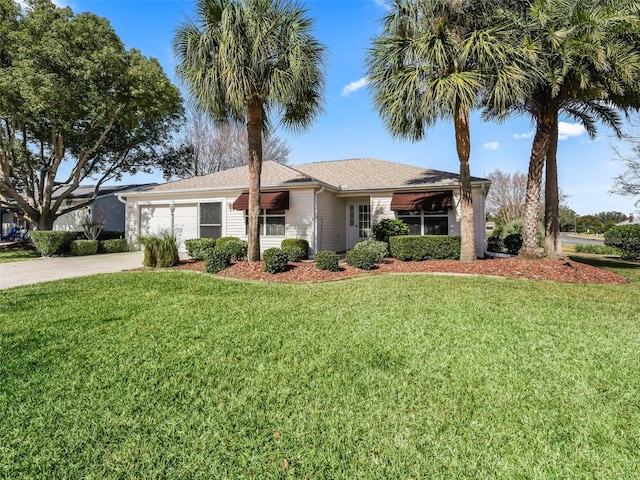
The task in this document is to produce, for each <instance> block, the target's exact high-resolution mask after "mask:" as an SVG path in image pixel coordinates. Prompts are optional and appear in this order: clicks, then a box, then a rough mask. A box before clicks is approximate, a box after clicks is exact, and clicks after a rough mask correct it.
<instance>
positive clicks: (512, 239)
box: [503, 233, 522, 255]
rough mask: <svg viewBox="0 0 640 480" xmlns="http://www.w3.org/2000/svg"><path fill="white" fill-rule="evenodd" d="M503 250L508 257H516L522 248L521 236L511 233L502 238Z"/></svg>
mask: <svg viewBox="0 0 640 480" xmlns="http://www.w3.org/2000/svg"><path fill="white" fill-rule="evenodd" d="M503 243H504V248H505V249H506V250H507V253H508V254H509V255H517V254H518V252H519V251H520V249H521V248H522V235H520V234H519V233H512V234H510V235H507V236H506V237H504V240H503Z"/></svg>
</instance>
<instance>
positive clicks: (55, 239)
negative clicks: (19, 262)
mask: <svg viewBox="0 0 640 480" xmlns="http://www.w3.org/2000/svg"><path fill="white" fill-rule="evenodd" d="M73 239H75V232H63V231H58V230H34V231H33V232H31V241H32V242H33V244H34V245H35V247H36V250H37V251H38V253H39V254H40V255H42V256H43V257H51V256H53V255H60V254H61V253H62V252H63V251H64V250H65V248H66V247H67V245H68V244H69V243H70V242H71V240H73Z"/></svg>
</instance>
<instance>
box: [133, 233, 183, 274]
mask: <svg viewBox="0 0 640 480" xmlns="http://www.w3.org/2000/svg"><path fill="white" fill-rule="evenodd" d="M140 243H142V245H143V246H144V259H143V262H142V263H143V265H144V266H145V267H154V268H168V267H173V266H174V265H176V264H177V263H178V262H179V261H180V258H179V256H178V241H177V239H176V236H175V235H174V234H172V233H170V232H160V233H158V234H156V235H152V236H149V237H141V238H140Z"/></svg>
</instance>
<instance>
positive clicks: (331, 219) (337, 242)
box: [318, 191, 347, 252]
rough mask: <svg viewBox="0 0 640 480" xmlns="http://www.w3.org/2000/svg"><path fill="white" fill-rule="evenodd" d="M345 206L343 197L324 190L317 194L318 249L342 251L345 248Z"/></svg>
mask: <svg viewBox="0 0 640 480" xmlns="http://www.w3.org/2000/svg"><path fill="white" fill-rule="evenodd" d="M346 215H347V207H346V202H345V199H344V198H337V197H336V195H335V193H332V192H327V191H324V192H322V193H320V194H319V195H318V229H319V232H318V234H319V235H318V236H319V241H318V243H319V245H318V250H330V251H333V252H342V251H344V250H346V248H347V219H346Z"/></svg>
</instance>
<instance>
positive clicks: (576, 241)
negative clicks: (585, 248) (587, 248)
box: [560, 232, 604, 245]
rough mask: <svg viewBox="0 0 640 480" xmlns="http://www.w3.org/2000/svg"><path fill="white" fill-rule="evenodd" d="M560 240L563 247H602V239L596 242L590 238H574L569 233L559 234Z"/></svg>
mask: <svg viewBox="0 0 640 480" xmlns="http://www.w3.org/2000/svg"><path fill="white" fill-rule="evenodd" d="M560 239H561V240H562V243H563V244H565V245H604V237H603V238H602V240H596V239H591V238H580V237H574V236H573V235H572V234H570V233H565V232H561V233H560Z"/></svg>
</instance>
